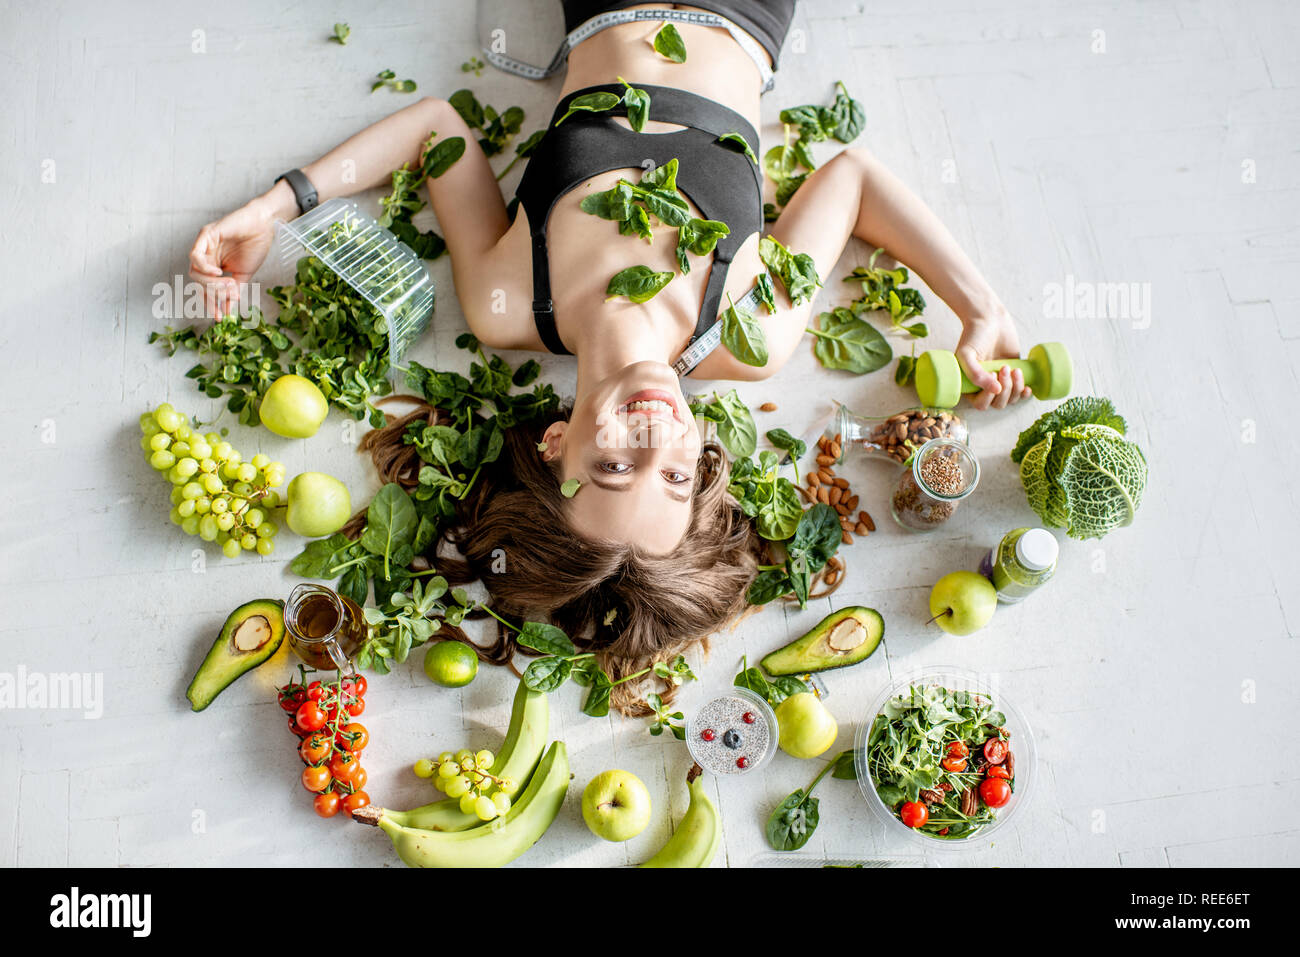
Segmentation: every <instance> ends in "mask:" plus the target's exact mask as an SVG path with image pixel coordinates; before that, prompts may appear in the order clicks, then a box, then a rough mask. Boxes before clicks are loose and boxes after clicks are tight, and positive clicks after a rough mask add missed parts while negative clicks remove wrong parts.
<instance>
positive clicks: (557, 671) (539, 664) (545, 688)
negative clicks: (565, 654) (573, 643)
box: [523, 656, 573, 694]
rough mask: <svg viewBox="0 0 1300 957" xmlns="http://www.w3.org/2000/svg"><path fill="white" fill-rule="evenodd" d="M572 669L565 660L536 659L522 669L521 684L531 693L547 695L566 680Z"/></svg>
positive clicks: (554, 658) (552, 658) (551, 658)
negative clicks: (538, 692)
mask: <svg viewBox="0 0 1300 957" xmlns="http://www.w3.org/2000/svg"><path fill="white" fill-rule="evenodd" d="M572 669H573V665H572V664H571V663H570V661H569V660H568V659H567V658H556V657H553V656H552V657H546V658H538V659H536V660H535V661H533V662H531V663H530V664H529V665H528V667H527V668H525V669H524V674H523V682H524V684H526V685H527V686H528V687H529V688H530V689H532V690H533V691H541V692H543V693H547V694H549V693H550V692H552V691H554V690H555V689H556V688H558V687H560V685H562V684H564V682H565V681H567V680H568V677H569V672H570V671H571V670H572Z"/></svg>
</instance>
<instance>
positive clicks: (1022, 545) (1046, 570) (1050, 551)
mask: <svg viewBox="0 0 1300 957" xmlns="http://www.w3.org/2000/svg"><path fill="white" fill-rule="evenodd" d="M1059 551H1060V546H1059V545H1058V544H1057V542H1056V536H1055V535H1053V534H1052V533H1051V532H1049V531H1048V530H1047V529H1045V528H1017V529H1014V530H1013V531H1010V532H1007V534H1006V535H1004V536H1003V538H1002V541H1001V542H999V543H998V546H997V548H990V549H989V550H988V554H986V555H985V556H984V559H983V561H981V562H980V573H981V574H982V575H983V576H984V577H985V578H987V579H988V580H989V581H991V582H993V587H994V588H996V589H997V593H998V601H1000V602H1005V603H1008V604H1010V603H1013V602H1018V601H1023V600H1024V599H1025V598H1026V597H1028V596H1029V593H1030V592H1032V591H1033V590H1034V589H1035V588H1037V587H1038V586H1039V585H1042V584H1044V583H1046V582H1047V580H1048V579H1049V578H1051V577H1052V575H1054V574H1055V573H1056V557H1057V554H1058V553H1059Z"/></svg>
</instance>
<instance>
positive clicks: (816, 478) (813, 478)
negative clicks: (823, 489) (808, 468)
mask: <svg viewBox="0 0 1300 957" xmlns="http://www.w3.org/2000/svg"><path fill="white" fill-rule="evenodd" d="M821 481H822V477H821V476H820V475H818V474H817V473H816V472H809V473H808V484H809V485H811V486H812V487H813V488H816V487H817V486H818V485H820V484H821Z"/></svg>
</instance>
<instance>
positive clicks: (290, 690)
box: [279, 685, 307, 711]
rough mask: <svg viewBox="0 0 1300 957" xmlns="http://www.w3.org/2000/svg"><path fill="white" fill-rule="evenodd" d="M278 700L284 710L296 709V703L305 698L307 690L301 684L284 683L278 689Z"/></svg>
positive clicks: (300, 702) (301, 701)
mask: <svg viewBox="0 0 1300 957" xmlns="http://www.w3.org/2000/svg"><path fill="white" fill-rule="evenodd" d="M279 700H280V707H281V708H283V709H284V710H285V711H297V710H298V705H300V704H302V703H303V702H304V701H306V700H307V692H306V691H305V690H303V687H302V685H285V686H284V687H283V688H281V689H280V696H279Z"/></svg>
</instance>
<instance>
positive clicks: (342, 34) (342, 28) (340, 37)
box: [330, 23, 352, 46]
mask: <svg viewBox="0 0 1300 957" xmlns="http://www.w3.org/2000/svg"><path fill="white" fill-rule="evenodd" d="M350 36H352V28H351V27H350V26H348V25H347V24H346V23H336V24H334V33H333V34H332V35H331V36H330V40H331V41H333V42H334V43H337V44H338V45H339V46H347V42H348V37H350Z"/></svg>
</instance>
